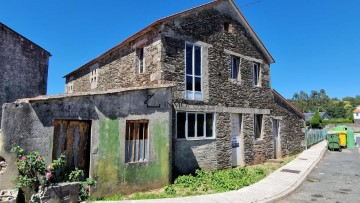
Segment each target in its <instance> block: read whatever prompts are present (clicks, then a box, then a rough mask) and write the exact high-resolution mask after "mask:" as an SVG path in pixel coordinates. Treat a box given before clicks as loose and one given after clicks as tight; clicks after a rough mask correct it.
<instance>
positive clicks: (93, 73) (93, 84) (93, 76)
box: [90, 69, 99, 89]
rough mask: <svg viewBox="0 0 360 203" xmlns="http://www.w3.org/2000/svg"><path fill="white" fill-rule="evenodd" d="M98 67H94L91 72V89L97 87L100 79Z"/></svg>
mask: <svg viewBox="0 0 360 203" xmlns="http://www.w3.org/2000/svg"><path fill="white" fill-rule="evenodd" d="M98 79H99V78H98V69H94V70H92V71H91V73H90V84H91V89H95V88H96V87H97V81H98Z"/></svg>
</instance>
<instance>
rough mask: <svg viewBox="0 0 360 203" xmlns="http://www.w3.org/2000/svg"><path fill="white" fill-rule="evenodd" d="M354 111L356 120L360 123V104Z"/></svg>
mask: <svg viewBox="0 0 360 203" xmlns="http://www.w3.org/2000/svg"><path fill="white" fill-rule="evenodd" d="M353 113H354V122H355V123H359V124H360V106H358V107H356V109H355V110H354V111H353Z"/></svg>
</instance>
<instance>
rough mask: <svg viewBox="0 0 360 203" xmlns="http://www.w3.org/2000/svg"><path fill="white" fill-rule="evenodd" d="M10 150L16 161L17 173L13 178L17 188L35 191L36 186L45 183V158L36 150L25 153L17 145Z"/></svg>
mask: <svg viewBox="0 0 360 203" xmlns="http://www.w3.org/2000/svg"><path fill="white" fill-rule="evenodd" d="M11 152H13V153H16V157H17V158H18V160H17V161H16V164H17V167H18V171H19V175H18V176H15V177H14V178H13V179H14V180H17V184H16V187H17V188H19V189H20V188H28V189H29V190H30V191H36V190H37V189H38V186H40V185H41V184H44V183H45V171H46V165H45V158H44V157H42V156H41V155H40V154H39V153H38V152H31V153H30V154H25V152H24V150H23V149H22V148H20V147H19V146H17V147H13V148H12V149H11Z"/></svg>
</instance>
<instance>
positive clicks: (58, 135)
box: [52, 120, 91, 177]
mask: <svg viewBox="0 0 360 203" xmlns="http://www.w3.org/2000/svg"><path fill="white" fill-rule="evenodd" d="M90 128H91V122H90V121H77V120H55V121H54V140H53V153H52V159H53V160H55V159H57V158H58V157H59V156H60V154H64V155H65V163H66V169H65V172H70V171H72V170H74V169H75V168H78V169H81V170H84V172H85V176H86V177H89V167H90Z"/></svg>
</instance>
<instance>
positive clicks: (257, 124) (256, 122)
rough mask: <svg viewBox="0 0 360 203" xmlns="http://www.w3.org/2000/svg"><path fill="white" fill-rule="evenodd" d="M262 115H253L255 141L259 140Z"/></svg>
mask: <svg viewBox="0 0 360 203" xmlns="http://www.w3.org/2000/svg"><path fill="white" fill-rule="evenodd" d="M262 120H263V115H262V114H255V115H254V135H255V139H259V138H261V131H262Z"/></svg>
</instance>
